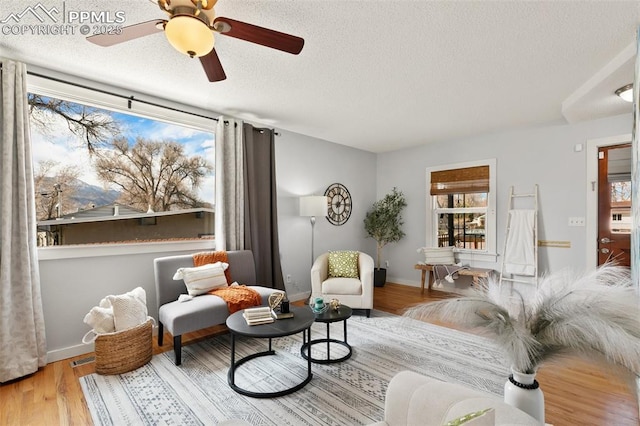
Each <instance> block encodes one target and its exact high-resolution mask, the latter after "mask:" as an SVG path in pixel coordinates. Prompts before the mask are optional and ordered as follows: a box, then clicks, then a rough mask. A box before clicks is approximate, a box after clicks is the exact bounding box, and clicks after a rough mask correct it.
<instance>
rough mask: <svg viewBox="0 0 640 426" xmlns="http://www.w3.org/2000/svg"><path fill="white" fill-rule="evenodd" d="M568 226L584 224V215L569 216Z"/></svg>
mask: <svg viewBox="0 0 640 426" xmlns="http://www.w3.org/2000/svg"><path fill="white" fill-rule="evenodd" d="M569 226H584V217H570V218H569Z"/></svg>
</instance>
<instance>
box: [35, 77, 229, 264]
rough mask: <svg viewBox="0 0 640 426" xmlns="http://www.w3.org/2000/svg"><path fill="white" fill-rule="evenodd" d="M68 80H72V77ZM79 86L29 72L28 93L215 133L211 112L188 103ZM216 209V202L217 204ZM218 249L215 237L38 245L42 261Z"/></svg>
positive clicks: (98, 86)
mask: <svg viewBox="0 0 640 426" xmlns="http://www.w3.org/2000/svg"><path fill="white" fill-rule="evenodd" d="M69 80H72V79H71V78H69ZM95 86H96V87H95V89H94V88H91V86H90V84H85V83H84V82H83V83H81V85H76V84H74V83H72V82H64V81H62V80H60V79H58V78H57V77H51V78H49V77H47V76H43V75H39V74H34V73H28V74H27V92H29V93H37V94H39V95H42V96H48V97H54V98H58V99H62V100H65V101H70V102H77V103H81V104H84V105H87V106H90V107H95V108H102V109H106V110H110V111H115V112H119V113H125V114H131V115H136V116H140V117H144V118H149V119H153V120H157V121H162V122H165V123H170V124H175V125H179V126H184V127H189V128H193V129H196V130H200V131H204V132H211V133H213V134H215V127H216V126H215V120H217V117H214V114H212V113H211V112H210V111H205V110H201V109H198V108H194V107H189V106H185V105H182V104H178V103H176V102H171V101H167V100H157V99H154V98H153V97H151V96H148V95H143V94H137V93H131V94H130V98H127V97H124V96H119V95H117V94H116V93H117V92H122V91H123V89H118V88H115V87H111V86H106V85H99V84H95ZM136 97H138V98H139V99H148V100H150V102H153V103H154V104H155V105H154V104H149V103H144V102H136V100H135V98H136ZM159 105H163V106H159ZM214 209H215V205H214ZM214 248H215V240H214V239H207V240H202V241H195V240H193V241H157V242H142V243H113V244H98V245H95V246H93V245H90V244H87V245H67V246H48V247H38V258H39V259H41V260H57V259H74V258H84V257H95V256H122V255H130V254H140V253H169V252H176V251H182V250H188V251H198V250H210V249H214Z"/></svg>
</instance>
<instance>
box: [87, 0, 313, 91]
mask: <svg viewBox="0 0 640 426" xmlns="http://www.w3.org/2000/svg"><path fill="white" fill-rule="evenodd" d="M151 1H152V2H154V3H157V4H158V6H159V7H160V9H161V10H162V11H163V12H165V13H167V14H168V15H169V20H166V19H153V20H151V21H146V22H141V23H139V24H134V25H129V26H126V27H123V28H122V31H121V32H120V33H119V34H97V35H93V36H89V37H87V40H88V41H90V42H92V43H95V44H97V45H99V46H103V47H107V46H112V45H114V44H118V43H123V42H125V41H129V40H134V39H136V38H140V37H144V36H148V35H151V34H155V33H158V32H162V31H164V33H165V35H166V36H167V39H168V40H169V43H170V44H171V45H172V46H173V47H174V48H175V49H176V50H178V51H179V52H182V53H184V54H186V55H188V56H190V57H191V58H193V57H195V56H197V57H199V58H200V62H201V63H202V67H203V68H204V72H205V73H206V74H207V78H208V79H209V81H211V82H214V81H221V80H224V79H225V78H227V76H226V75H225V73H224V69H223V68H222V64H221V63H220V59H219V58H218V54H217V53H216V51H215V49H214V48H213V45H214V36H213V33H214V32H217V33H220V34H223V35H226V36H229V37H235V38H238V39H241V40H245V41H249V42H251V43H256V44H259V45H262V46H267V47H271V48H273V49H277V50H281V51H283V52H288V53H291V54H294V55H297V54H298V53H300V51H301V50H302V47H303V46H304V39H302V38H300V37H296V36H293V35H290V34H285V33H281V32H278V31H274V30H270V29H267V28H263V27H258V26H256V25H252V24H247V23H246V22H240V21H236V20H234V19H230V18H224V17H217V18H216V17H215V12H214V10H213V6H214V5H215V4H216V2H217V0H151Z"/></svg>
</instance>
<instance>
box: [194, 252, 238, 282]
mask: <svg viewBox="0 0 640 426" xmlns="http://www.w3.org/2000/svg"><path fill="white" fill-rule="evenodd" d="M216 262H224V263H229V258H228V256H227V252H226V251H223V250H222V251H203V252H200V253H196V254H194V255H193V266H202V265H206V264H207V263H216ZM224 276H225V277H226V278H227V285H229V284H231V283H232V282H233V281H232V280H231V265H229V267H228V268H227V269H226V271H224Z"/></svg>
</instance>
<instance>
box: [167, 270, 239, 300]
mask: <svg viewBox="0 0 640 426" xmlns="http://www.w3.org/2000/svg"><path fill="white" fill-rule="evenodd" d="M228 267H229V264H228V263H224V262H216V263H207V264H206V265H202V266H196V267H193V268H178V270H177V271H176V273H175V275H174V276H173V279H174V280H179V279H182V280H184V284H185V285H186V286H187V292H188V293H189V295H190V296H197V295H199V294H204V293H206V292H208V291H210V290H213V289H214V288H219V287H226V286H227V277H226V276H225V275H224V271H225V270H226V269H227V268H228Z"/></svg>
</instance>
